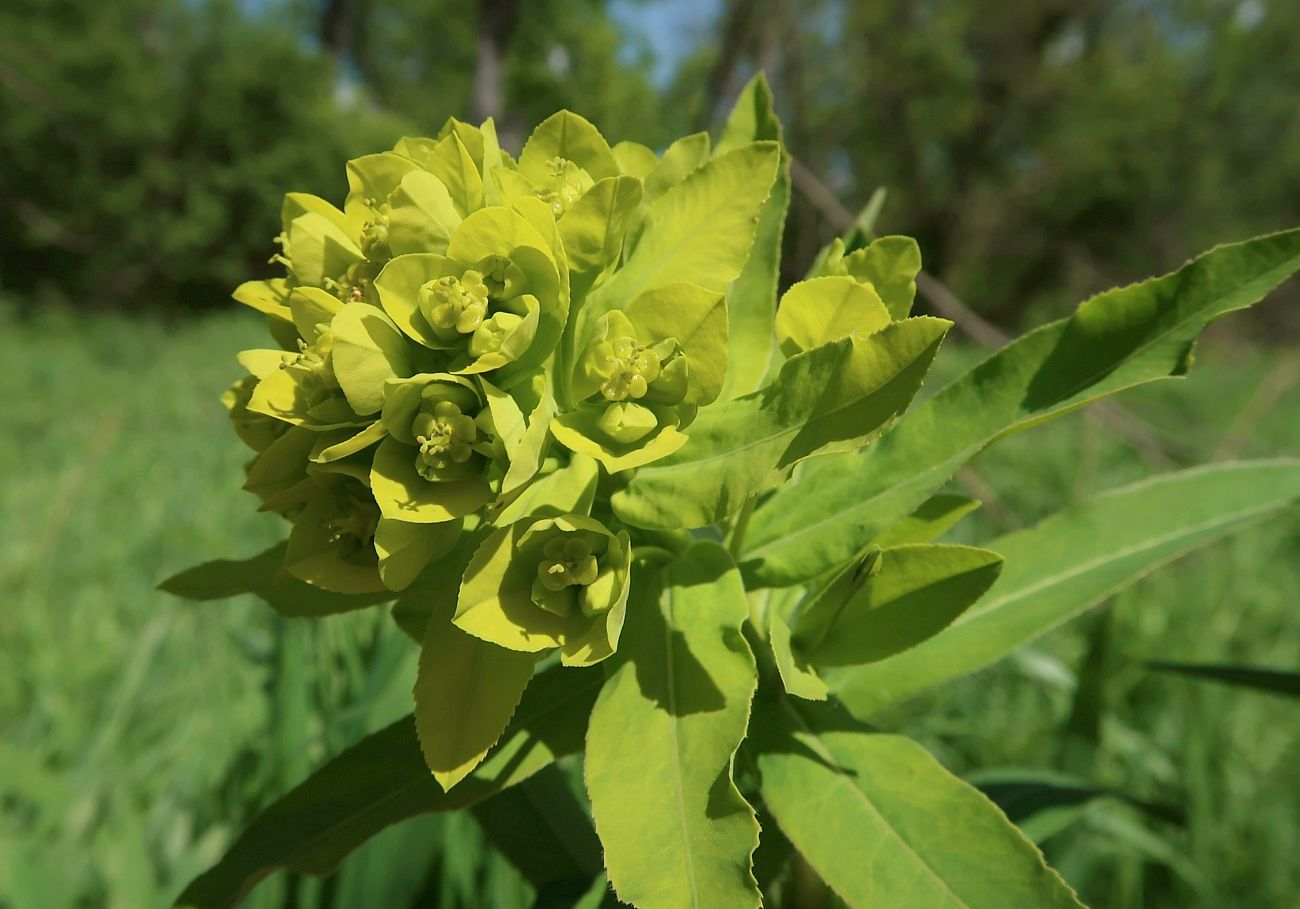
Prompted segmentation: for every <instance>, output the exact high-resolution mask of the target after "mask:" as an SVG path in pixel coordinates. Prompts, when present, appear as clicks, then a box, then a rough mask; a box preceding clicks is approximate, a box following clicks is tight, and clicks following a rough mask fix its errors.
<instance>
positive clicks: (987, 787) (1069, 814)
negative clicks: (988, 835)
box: [968, 768, 1186, 843]
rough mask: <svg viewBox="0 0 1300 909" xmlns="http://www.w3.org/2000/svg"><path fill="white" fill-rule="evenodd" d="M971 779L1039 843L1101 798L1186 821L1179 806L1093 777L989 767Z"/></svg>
mask: <svg viewBox="0 0 1300 909" xmlns="http://www.w3.org/2000/svg"><path fill="white" fill-rule="evenodd" d="M968 782H969V783H970V784H971V785H973V786H975V787H976V788H977V789H979V791H980V792H982V793H984V794H985V795H986V796H988V797H989V798H990V799H992V801H993V803H994V804H995V805H997V806H998V807H999V808H1001V809H1002V811H1003V813H1004V814H1006V816H1007V818H1008V819H1009V820H1010V821H1011V822H1012V823H1013V824H1015V825H1016V826H1017V827H1019V828H1020V830H1021V832H1022V833H1024V835H1025V836H1027V837H1029V838H1030V839H1032V840H1033V841H1034V842H1036V843H1041V842H1043V841H1044V840H1046V839H1047V838H1048V837H1051V836H1054V835H1056V834H1057V833H1060V832H1061V831H1062V830H1064V829H1066V828H1067V827H1069V826H1071V825H1072V824H1074V823H1075V822H1076V821H1078V820H1080V819H1081V818H1082V817H1083V815H1084V813H1085V812H1086V811H1087V809H1088V808H1089V807H1090V806H1091V805H1092V804H1093V803H1094V802H1096V801H1097V800H1098V799H1106V798H1113V799H1119V800H1121V801H1123V802H1125V803H1127V804H1129V805H1132V806H1133V807H1135V808H1138V809H1140V810H1142V811H1143V812H1145V813H1146V814H1148V815H1149V816H1151V817H1152V818H1154V819H1156V820H1159V821H1164V822H1166V823H1172V824H1183V823H1185V822H1186V813H1185V812H1184V810H1183V809H1182V808H1181V807H1179V806H1177V805H1168V804H1161V803H1157V802H1148V801H1144V800H1142V799H1138V798H1134V797H1133V796H1131V795H1129V794H1127V793H1125V792H1121V791H1119V790H1117V789H1111V788H1108V787H1100V786H1094V785H1093V784H1091V783H1089V782H1088V781H1087V780H1082V779H1079V778H1077V777H1073V776H1069V775H1067V774H1063V773H1057V772H1055V771H1047V770H1022V769H1015V768H1012V769H1007V770H986V771H981V772H979V773H978V774H976V775H974V776H972V777H971V778H970V779H969V780H968Z"/></svg>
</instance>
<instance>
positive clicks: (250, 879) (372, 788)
mask: <svg viewBox="0 0 1300 909" xmlns="http://www.w3.org/2000/svg"><path fill="white" fill-rule="evenodd" d="M601 681H602V676H601V674H600V673H599V672H592V671H582V670H574V669H565V670H559V669H553V670H550V671H547V672H544V673H541V674H540V675H538V677H537V678H536V679H535V680H534V683H533V684H532V685H531V686H529V689H528V692H527V694H526V695H525V697H524V699H523V702H522V703H521V704H520V705H519V709H518V710H516V711H515V716H514V719H513V721H512V722H511V724H510V728H509V729H507V730H506V733H505V735H504V736H502V738H501V741H500V743H498V745H497V747H496V748H495V749H494V750H493V752H492V754H491V755H489V757H488V758H487V760H486V761H484V762H483V763H482V764H481V765H479V767H478V769H477V770H476V771H475V772H474V773H472V774H470V776H469V778H468V779H467V780H465V781H464V782H462V783H461V785H459V786H457V787H456V788H455V789H453V790H452V791H451V792H443V790H442V787H440V786H439V785H438V784H437V782H435V781H434V779H433V777H432V776H431V775H430V773H429V768H428V767H427V766H426V765H425V763H424V758H423V757H422V756H421V754H420V745H419V742H418V741H417V740H416V735H415V723H414V721H413V720H412V718H411V717H409V716H408V717H404V718H403V719H401V720H398V721H397V722H396V723H394V724H393V725H391V726H388V727H387V728H385V729H382V730H380V731H379V732H376V733H374V734H373V735H370V736H367V737H366V738H365V739H363V740H362V741H360V742H359V743H357V744H356V745H354V746H353V747H351V748H349V749H348V750H347V751H344V752H343V753H342V754H340V755H339V756H338V757H336V758H334V759H333V760H332V761H330V762H329V763H328V764H326V765H325V766H324V767H322V768H321V769H320V770H318V771H316V773H314V774H312V776H310V777H309V778H308V779H307V780H305V781H304V782H303V783H301V784H300V785H299V786H298V787H297V788H295V789H294V790H293V791H292V792H290V793H288V794H287V795H285V796H284V797H283V798H281V799H280V800H279V801H277V802H275V803H274V804H273V805H271V806H270V807H269V808H267V809H266V810H265V811H263V812H262V813H261V814H260V815H259V816H258V817H257V818H256V819H255V820H254V821H253V823H252V824H251V825H249V827H248V829H247V830H245V831H244V833H243V834H241V835H240V837H239V839H237V840H236V841H235V844H234V845H233V846H231V847H230V849H229V851H227V852H226V854H225V856H224V857H223V858H222V859H221V861H220V862H218V863H217V865H216V866H215V867H213V868H212V869H211V870H209V871H207V872H206V873H204V874H203V875H201V876H200V877H199V878H197V879H196V880H195V881H194V882H193V883H191V884H190V885H189V886H188V887H187V888H186V889H185V892H184V893H182V894H181V896H180V899H179V900H178V901H177V903H178V905H182V906H196V907H201V909H225V907H230V906H234V905H236V904H237V903H239V902H240V901H241V900H242V899H243V898H244V897H245V896H247V895H248V892H249V891H250V890H251V889H252V888H253V886H254V885H256V884H257V883H258V882H259V881H261V880H262V879H263V878H265V877H266V876H267V875H268V874H271V873H272V872H274V871H277V870H279V869H281V868H284V869H288V870H291V871H296V872H299V873H302V874H313V875H317V876H324V875H327V874H329V873H330V872H332V871H333V870H334V869H335V868H336V867H338V863H339V862H340V861H342V860H343V858H344V857H345V856H347V854H348V853H350V852H351V851H352V850H354V849H356V848H357V847H358V846H360V845H361V844H362V843H364V842H366V840H368V839H370V838H371V837H372V836H374V835H375V834H377V833H379V832H380V831H381V830H383V829H384V828H385V827H387V826H389V825H390V824H395V823H397V822H398V821H402V820H405V819H406V818H409V817H415V816H416V815H418V814H427V813H429V812H434V811H455V810H457V809H459V808H466V807H468V806H470V805H473V804H475V803H476V802H479V801H481V800H483V799H485V798H487V797H489V796H491V795H493V794H495V793H497V792H501V791H502V790H504V789H507V788H509V787H510V786H513V785H515V784H517V783H519V782H522V781H523V780H526V779H528V778H529V777H530V776H532V775H533V774H535V773H537V772H538V771H539V770H541V769H542V768H544V767H546V766H548V765H549V764H551V763H553V762H554V761H555V759H556V758H559V757H562V756H564V755H567V754H572V753H573V752H575V751H577V750H578V749H579V748H581V747H582V738H583V735H584V734H585V732H586V728H587V717H588V715H589V713H590V710H591V704H592V702H593V701H594V699H595V696H596V693H597V691H598V690H599V688H600V684H601Z"/></svg>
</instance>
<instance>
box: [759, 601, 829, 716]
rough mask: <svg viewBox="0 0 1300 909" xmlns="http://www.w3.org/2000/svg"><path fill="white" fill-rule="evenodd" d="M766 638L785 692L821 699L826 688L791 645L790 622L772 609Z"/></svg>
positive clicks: (804, 658)
mask: <svg viewBox="0 0 1300 909" xmlns="http://www.w3.org/2000/svg"><path fill="white" fill-rule="evenodd" d="M767 636H768V640H769V642H770V643H771V645H772V657H773V659H774V660H775V661H776V671H777V674H778V675H780V676H781V684H782V686H783V687H784V688H785V690H786V691H787V692H788V693H789V694H793V695H794V696H795V697H800V698H804V699H805V700H809V701H824V700H826V695H827V694H828V693H829V692H830V688H829V687H827V685H826V683H825V682H824V681H822V678H821V676H819V675H818V674H817V669H816V667H814V666H813V665H812V664H811V663H809V662H808V659H807V657H806V656H804V654H803V653H802V652H800V651H797V650H795V649H794V647H793V646H792V641H791V634H790V626H789V625H788V624H786V621H785V619H784V618H783V617H782V616H781V615H780V613H778V612H777V611H776V610H773V611H772V612H771V613H770V614H769V615H768V629H767Z"/></svg>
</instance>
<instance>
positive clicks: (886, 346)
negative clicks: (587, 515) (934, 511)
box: [613, 318, 952, 528]
mask: <svg viewBox="0 0 1300 909" xmlns="http://www.w3.org/2000/svg"><path fill="white" fill-rule="evenodd" d="M951 324H952V323H951V322H947V321H945V320H943V319H932V318H918V319H907V320H905V321H902V322H895V323H892V324H891V325H889V326H888V327H886V328H884V329H883V330H881V331H879V332H877V333H876V334H874V335H870V336H868V337H866V338H858V337H851V338H843V339H841V340H839V341H834V342H832V343H830V344H824V345H822V346H821V347H818V348H815V349H813V350H810V351H808V352H807V353H803V354H800V355H799V356H796V357H792V358H791V359H790V360H788V361H786V363H785V365H783V366H782V368H781V372H780V373H778V375H777V377H776V379H775V380H774V381H773V382H772V383H771V384H770V385H767V386H766V387H764V388H763V389H762V390H760V391H757V392H754V393H752V394H749V395H746V396H745V397H743V398H737V399H736V400H734V401H726V402H722V403H719V404H715V405H714V406H712V407H708V408H705V409H704V410H703V411H701V413H700V416H699V418H698V419H697V420H696V421H695V422H694V423H693V424H692V425H691V427H690V433H689V435H690V439H689V441H688V442H687V443H686V445H684V446H683V447H682V448H681V449H680V450H678V451H677V452H675V453H674V454H670V455H668V456H667V457H665V458H663V459H661V460H659V461H657V462H655V463H654V464H652V465H650V466H648V467H645V468H643V469H642V470H639V471H638V472H637V474H636V476H635V477H633V479H632V481H631V482H630V483H629V484H628V486H627V487H626V488H625V489H623V490H620V491H619V492H617V493H616V494H615V495H614V497H613V504H614V511H615V513H617V514H618V515H619V517H621V518H622V519H623V520H624V521H627V522H628V523H629V524H635V525H637V526H638V527H650V528H670V527H683V526H685V527H702V526H705V525H707V524H712V523H714V522H716V521H718V520H721V519H722V518H724V517H725V516H727V515H728V514H731V513H732V512H734V511H736V510H738V509H739V508H740V507H741V506H742V505H743V504H744V503H745V501H746V499H748V498H749V497H750V496H751V495H754V494H755V493H757V492H759V491H761V490H762V489H763V488H764V487H765V486H766V485H767V484H768V483H769V481H770V480H771V478H772V474H773V471H775V470H777V469H778V468H781V467H785V466H787V465H790V464H793V463H795V462H796V461H798V460H800V459H801V458H805V457H807V456H808V455H811V454H813V453H815V452H817V451H818V450H820V449H824V448H825V447H827V446H832V447H835V446H839V445H844V444H853V445H857V444H860V443H861V442H862V441H863V440H864V439H866V438H867V437H869V436H870V435H871V434H872V433H873V432H875V431H877V430H878V429H879V428H880V427H881V426H883V425H884V424H885V423H886V422H887V421H889V420H890V419H891V418H892V417H894V416H895V415H896V414H898V413H900V412H901V411H902V410H903V409H904V408H906V407H907V405H908V403H909V402H910V401H911V400H912V396H913V395H915V394H916V391H917V389H918V388H920V385H921V380H922V379H923V378H924V376H925V372H926V370H927V369H928V368H929V365H930V363H931V361H932V360H933V359H934V355H935V353H936V352H937V351H938V349H939V344H940V342H941V341H942V340H943V336H944V333H945V332H946V331H947V330H948V327H949V326H950V325H951Z"/></svg>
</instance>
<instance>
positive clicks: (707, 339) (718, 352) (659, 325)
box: [624, 284, 728, 405]
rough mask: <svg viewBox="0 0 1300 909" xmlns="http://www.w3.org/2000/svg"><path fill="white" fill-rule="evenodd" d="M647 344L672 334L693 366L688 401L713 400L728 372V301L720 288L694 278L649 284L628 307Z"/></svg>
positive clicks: (690, 367)
mask: <svg viewBox="0 0 1300 909" xmlns="http://www.w3.org/2000/svg"><path fill="white" fill-rule="evenodd" d="M624 312H625V313H626V315H627V317H628V319H630V320H631V321H632V323H633V324H634V325H635V326H636V329H637V334H638V336H639V337H640V338H641V340H642V341H643V342H644V343H646V344H648V345H649V344H654V343H655V342H658V341H663V340H666V339H669V338H671V339H673V340H675V341H676V342H677V343H678V344H680V345H681V348H682V353H684V354H685V355H686V361H687V365H688V367H689V380H690V381H689V384H688V385H687V388H686V397H685V399H684V400H685V401H686V403H688V404H701V405H702V404H710V403H712V402H713V401H714V400H715V399H716V398H717V397H718V393H719V392H720V391H721V390H722V382H723V377H724V376H725V375H726V372H727V364H728V360H727V331H728V324H727V307H726V306H725V305H724V303H723V298H722V294H721V293H719V292H717V291H712V290H706V289H704V288H703V287H697V286H695V285H693V284H665V285H664V286H663V287H657V288H655V289H654V290H649V291H646V292H645V293H643V294H642V295H641V296H639V297H637V298H636V299H635V300H633V301H632V302H631V303H629V304H628V306H627V308H626V310H624Z"/></svg>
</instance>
